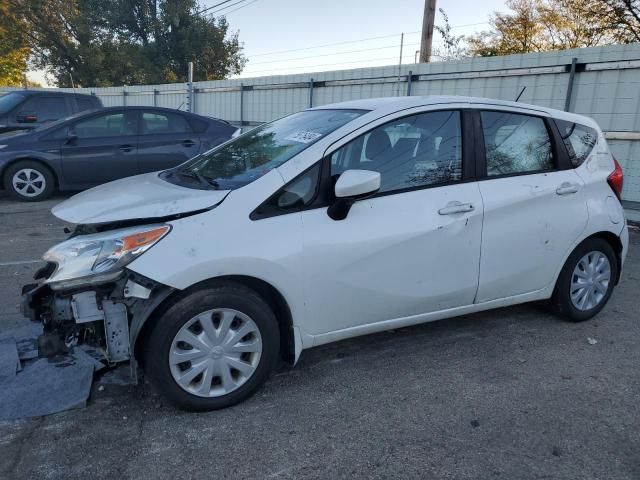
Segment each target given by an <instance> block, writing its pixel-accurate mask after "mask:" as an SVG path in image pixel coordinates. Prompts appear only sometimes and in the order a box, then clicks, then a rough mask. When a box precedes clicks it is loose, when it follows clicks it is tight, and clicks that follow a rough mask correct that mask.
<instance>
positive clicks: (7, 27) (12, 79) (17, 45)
mask: <svg viewBox="0 0 640 480" xmlns="http://www.w3.org/2000/svg"><path fill="white" fill-rule="evenodd" d="M29 55H30V50H29V47H28V44H27V42H26V40H25V38H24V36H23V35H22V28H21V26H20V24H19V21H18V19H17V18H16V17H15V16H14V15H13V13H12V11H11V9H10V7H9V1H8V0H0V85H3V86H8V87H16V86H20V85H22V84H23V83H24V74H25V72H26V70H27V60H28V59H29Z"/></svg>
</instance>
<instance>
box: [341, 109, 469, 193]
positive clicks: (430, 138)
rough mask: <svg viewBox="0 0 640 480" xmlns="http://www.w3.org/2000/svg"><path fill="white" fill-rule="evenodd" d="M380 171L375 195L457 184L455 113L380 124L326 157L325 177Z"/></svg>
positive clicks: (458, 161)
mask: <svg viewBox="0 0 640 480" xmlns="http://www.w3.org/2000/svg"><path fill="white" fill-rule="evenodd" d="M350 169H361V170H373V171H376V172H380V174H381V177H382V184H381V187H380V192H392V191H396V190H403V189H407V188H413V187H424V186H429V185H437V184H440V183H446V182H453V181H458V180H461V179H462V138H461V131H460V112H458V111H437V112H427V113H421V114H418V115H412V116H409V117H403V118H401V119H397V120H394V121H392V122H389V123H386V124H384V125H382V126H380V127H377V128H376V129H374V130H372V131H370V132H368V133H366V134H364V135H362V136H360V137H358V138H356V139H355V140H352V141H351V142H350V143H348V144H346V145H344V146H343V147H341V148H340V149H339V150H337V151H336V152H334V153H333V155H332V156H331V175H332V176H333V175H339V174H341V173H342V172H344V171H345V170H350Z"/></svg>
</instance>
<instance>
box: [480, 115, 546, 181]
mask: <svg viewBox="0 0 640 480" xmlns="http://www.w3.org/2000/svg"><path fill="white" fill-rule="evenodd" d="M481 117H482V131H483V135H484V145H485V152H486V159H487V175H488V176H497V175H509V174H514V173H526V172H537V171H544V170H551V169H553V168H554V165H553V155H552V153H551V152H552V150H551V140H550V138H549V132H548V130H547V127H546V125H545V123H544V120H543V119H542V118H539V117H532V116H529V115H520V114H517V113H510V112H481Z"/></svg>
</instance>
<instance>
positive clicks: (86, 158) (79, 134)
mask: <svg viewBox="0 0 640 480" xmlns="http://www.w3.org/2000/svg"><path fill="white" fill-rule="evenodd" d="M136 133H137V131H136V118H135V112H133V111H110V112H108V113H101V114H97V115H94V116H92V117H90V118H87V119H83V120H80V121H78V122H77V123H75V124H73V125H71V126H70V127H69V136H68V138H67V140H66V141H64V144H63V146H62V148H61V154H62V169H63V172H64V178H65V183H66V184H68V185H69V186H73V187H77V188H85V187H88V186H91V185H96V184H99V183H105V182H110V181H111V180H116V179H118V178H124V177H129V176H131V175H135V174H136V173H138V168H137V162H136V151H137V145H136Z"/></svg>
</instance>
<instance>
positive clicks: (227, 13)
mask: <svg viewBox="0 0 640 480" xmlns="http://www.w3.org/2000/svg"><path fill="white" fill-rule="evenodd" d="M257 1H258V0H251V1H250V2H249V3H245V4H244V5H240V6H239V7H238V8H234V9H233V10H229V11H228V12H225V13H223V15H229V14H230V13H233V12H237V11H238V10H240V9H241V8H244V7H248V6H249V5H251V4H252V3H256V2H257ZM229 6H231V5H229Z"/></svg>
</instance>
